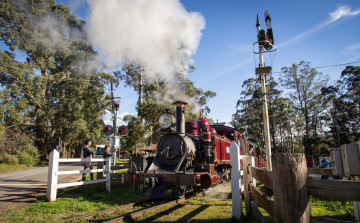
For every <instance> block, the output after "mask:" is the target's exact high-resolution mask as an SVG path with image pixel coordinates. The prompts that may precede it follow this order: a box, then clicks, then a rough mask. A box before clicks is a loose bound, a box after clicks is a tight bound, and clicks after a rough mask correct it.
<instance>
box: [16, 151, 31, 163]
mask: <svg viewBox="0 0 360 223" xmlns="http://www.w3.org/2000/svg"><path fill="white" fill-rule="evenodd" d="M18 159H19V163H20V164H24V165H26V166H33V165H34V164H35V160H34V159H33V157H32V156H31V155H30V154H28V153H25V152H20V153H19V154H18Z"/></svg>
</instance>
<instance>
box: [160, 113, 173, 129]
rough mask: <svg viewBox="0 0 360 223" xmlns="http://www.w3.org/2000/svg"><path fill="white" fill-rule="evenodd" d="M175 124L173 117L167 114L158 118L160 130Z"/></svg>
mask: <svg viewBox="0 0 360 223" xmlns="http://www.w3.org/2000/svg"><path fill="white" fill-rule="evenodd" d="M174 124H175V117H174V116H172V115H171V114H169V113H164V114H162V115H161V116H160V118H159V125H160V127H161V128H162V129H167V128H169V127H171V126H172V125H174Z"/></svg>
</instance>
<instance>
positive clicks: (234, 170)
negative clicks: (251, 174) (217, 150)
mask: <svg viewBox="0 0 360 223" xmlns="http://www.w3.org/2000/svg"><path fill="white" fill-rule="evenodd" d="M230 161H231V197H232V216H233V217H234V218H235V219H237V220H239V219H240V217H241V211H242V206H241V205H242V203H241V179H240V177H241V176H240V150H239V146H238V145H237V144H236V143H235V142H233V143H232V144H231V146H230Z"/></svg>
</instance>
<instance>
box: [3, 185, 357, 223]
mask: <svg viewBox="0 0 360 223" xmlns="http://www.w3.org/2000/svg"><path fill="white" fill-rule="evenodd" d="M143 199H144V198H142V197H139V196H137V195H136V194H135V189H134V186H131V185H122V186H120V187H117V188H112V189H111V193H110V194H109V193H107V192H106V190H105V189H104V188H103V187H100V186H99V185H88V186H86V187H74V188H67V189H65V190H63V191H62V192H60V193H59V194H58V198H57V200H56V201H55V202H47V201H46V200H45V198H44V197H43V198H40V199H39V200H38V201H37V203H34V204H29V205H16V206H12V207H9V208H7V209H6V210H3V211H2V212H1V213H0V222H3V221H4V222H54V221H60V220H64V219H69V218H72V217H75V216H79V215H85V214H87V213H93V212H96V211H100V210H105V209H109V208H113V207H116V206H119V205H123V204H126V203H131V202H135V201H140V200H143ZM231 205H232V201H231V199H220V198H215V197H209V196H203V195H202V196H197V197H193V198H191V199H188V200H186V202H185V203H184V204H179V205H177V206H175V207H170V206H169V207H164V208H163V209H162V211H161V212H160V213H152V214H146V215H144V216H142V217H141V218H140V219H137V222H151V221H156V222H201V223H205V222H218V223H220V222H225V223H230V222H248V223H254V222H256V220H255V219H254V218H251V217H247V216H245V204H244V202H243V204H242V205H243V209H242V217H241V219H240V220H239V221H236V220H234V219H232V206H231ZM311 208H312V210H311V215H312V216H313V217H314V218H315V219H319V218H322V217H326V218H334V219H340V220H347V221H354V215H353V207H352V202H344V201H331V200H326V199H321V198H317V197H311ZM259 209H260V212H261V213H262V214H263V215H264V216H265V218H266V219H267V220H268V222H274V221H273V219H272V218H271V217H270V216H269V215H268V214H267V213H266V212H265V211H264V210H263V209H262V208H259ZM118 214H123V213H118ZM113 217H115V215H114V214H106V215H101V216H100V215H99V216H96V219H97V221H99V222H101V221H102V220H106V219H111V218H113Z"/></svg>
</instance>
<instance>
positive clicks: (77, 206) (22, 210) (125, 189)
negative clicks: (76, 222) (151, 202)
mask: <svg viewBox="0 0 360 223" xmlns="http://www.w3.org/2000/svg"><path fill="white" fill-rule="evenodd" d="M134 191H135V190H134V188H133V187H130V186H127V185H125V186H121V187H118V188H114V189H112V190H111V193H107V192H106V190H105V189H104V188H103V187H99V186H98V185H89V186H87V187H85V188H84V187H76V188H70V189H66V190H64V191H63V192H61V193H60V194H59V195H58V199H57V200H56V201H55V202H47V201H46V200H45V198H42V199H41V200H39V201H38V202H37V203H35V204H30V205H16V206H11V207H9V208H7V210H5V211H2V213H1V214H0V222H3V221H5V222H55V221H59V220H62V219H67V218H72V217H75V216H79V215H84V214H87V213H92V212H96V211H100V210H105V209H109V208H112V207H116V206H119V205H122V204H125V203H131V202H134V201H139V200H141V199H143V198H141V197H138V196H137V195H136V194H135V192H134Z"/></svg>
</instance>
